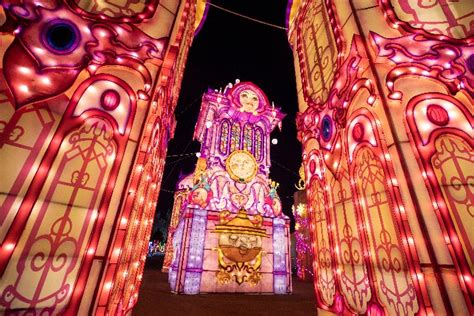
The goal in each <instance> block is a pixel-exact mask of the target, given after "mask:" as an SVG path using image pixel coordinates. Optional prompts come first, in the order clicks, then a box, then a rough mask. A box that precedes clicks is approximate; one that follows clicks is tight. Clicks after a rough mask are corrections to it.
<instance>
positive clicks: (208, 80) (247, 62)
mask: <svg viewBox="0 0 474 316" xmlns="http://www.w3.org/2000/svg"><path fill="white" fill-rule="evenodd" d="M212 3H213V4H216V5H219V6H221V7H225V8H226V9H229V10H232V11H235V12H238V13H240V14H243V15H246V16H249V17H252V18H255V19H258V20H261V21H265V22H269V23H272V24H276V25H279V26H283V27H285V26H286V25H285V19H286V9H287V1H280V0H279V1H266V0H258V1H255V0H253V1H248V0H247V1H246V0H227V1H222V0H221V1H217V0H213V1H212ZM235 79H240V80H241V81H251V82H253V83H255V84H256V85H257V86H259V87H260V88H261V89H262V90H263V91H264V93H266V95H267V97H268V99H269V100H270V102H271V101H274V102H275V106H277V107H281V109H282V112H284V113H286V117H285V118H284V120H283V128H282V131H281V132H280V131H279V130H278V128H276V129H275V130H274V131H273V133H272V134H271V138H277V139H278V144H277V145H271V154H270V155H271V156H270V157H271V161H272V166H271V169H270V176H271V178H272V179H273V180H275V181H277V182H279V183H280V187H279V189H278V193H279V196H280V198H281V200H282V203H283V212H284V213H285V214H287V215H288V216H289V217H290V218H291V220H292V227H291V229H292V231H293V230H294V217H293V214H292V211H291V205H292V204H293V197H292V195H293V193H294V192H295V191H296V189H295V186H294V185H295V184H296V183H297V181H298V179H299V176H298V169H299V166H300V164H301V144H300V143H299V142H298V141H297V140H296V125H295V114H296V112H297V108H298V106H297V96H296V84H295V75H294V66H293V55H292V52H291V49H290V46H289V43H288V40H287V34H286V31H285V30H283V29H278V28H274V27H271V26H268V25H263V24H259V23H256V22H254V21H251V20H248V19H244V18H242V17H239V16H236V15H233V14H230V13H228V12H224V11H222V10H220V9H218V8H215V7H213V6H210V7H209V10H208V12H207V18H206V20H205V22H204V25H203V27H202V28H201V30H200V31H199V33H198V34H197V36H196V37H195V38H194V41H193V44H192V46H191V48H190V51H189V55H188V61H187V65H186V69H185V71H184V78H183V82H182V87H181V95H180V96H179V100H178V105H177V109H176V111H175V115H176V119H177V127H176V132H175V137H174V139H172V140H171V141H170V143H169V147H168V157H167V159H166V165H165V170H164V174H163V182H162V185H161V192H160V196H159V199H158V204H157V209H156V214H155V221H154V224H153V225H154V227H153V234H152V236H151V237H152V239H158V240H163V239H164V238H165V239H166V234H167V226H168V224H169V219H170V217H171V209H172V206H173V191H174V190H175V186H176V183H177V181H178V179H179V176H180V174H189V173H191V172H193V171H194V166H195V163H196V159H197V158H196V156H195V155H187V156H183V157H176V156H175V155H181V154H186V153H195V152H198V151H199V149H200V143H198V142H195V141H192V136H193V132H194V126H195V125H196V121H197V117H198V114H199V109H200V104H201V96H202V94H203V93H204V92H206V91H207V89H208V88H212V89H219V88H224V87H225V86H226V85H227V84H228V83H229V82H232V83H234V82H235Z"/></svg>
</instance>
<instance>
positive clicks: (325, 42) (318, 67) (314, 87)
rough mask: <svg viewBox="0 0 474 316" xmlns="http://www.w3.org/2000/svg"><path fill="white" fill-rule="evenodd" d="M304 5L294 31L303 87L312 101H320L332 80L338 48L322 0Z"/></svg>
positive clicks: (325, 94) (325, 97) (326, 93)
mask: <svg viewBox="0 0 474 316" xmlns="http://www.w3.org/2000/svg"><path fill="white" fill-rule="evenodd" d="M308 5H309V7H308V8H307V11H306V14H305V15H304V17H303V21H302V25H301V30H300V34H298V36H300V37H301V45H302V47H301V49H300V54H301V56H300V59H301V60H300V62H301V65H300V67H301V70H302V71H303V76H304V78H303V90H304V91H305V94H306V97H309V98H310V99H311V100H312V101H313V102H315V103H324V102H325V101H326V100H327V98H328V95H329V90H330V89H331V86H332V83H333V80H334V74H335V69H336V66H337V54H338V50H337V47H336V41H335V39H334V34H333V31H332V29H331V25H330V22H329V17H328V14H327V9H326V6H325V4H324V1H322V0H319V1H313V2H311V3H310V4H308Z"/></svg>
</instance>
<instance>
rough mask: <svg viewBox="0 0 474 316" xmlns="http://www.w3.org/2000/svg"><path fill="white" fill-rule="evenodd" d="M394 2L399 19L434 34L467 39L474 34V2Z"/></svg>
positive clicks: (466, 0)
mask: <svg viewBox="0 0 474 316" xmlns="http://www.w3.org/2000/svg"><path fill="white" fill-rule="evenodd" d="M443 2H444V1H419V0H392V1H390V3H391V5H392V6H393V8H394V10H395V14H396V15H397V17H398V18H399V19H400V20H402V21H404V22H407V23H408V24H410V26H412V27H413V28H419V29H423V30H425V31H427V32H429V33H432V34H442V35H447V36H450V37H454V38H466V37H468V36H472V35H473V34H474V26H473V25H472V20H473V19H474V1H472V0H458V1H446V3H443Z"/></svg>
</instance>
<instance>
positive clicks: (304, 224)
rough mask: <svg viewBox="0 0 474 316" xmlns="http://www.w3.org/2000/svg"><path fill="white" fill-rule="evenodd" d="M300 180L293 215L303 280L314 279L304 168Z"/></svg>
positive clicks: (298, 273)
mask: <svg viewBox="0 0 474 316" xmlns="http://www.w3.org/2000/svg"><path fill="white" fill-rule="evenodd" d="M299 174H300V179H299V181H298V185H296V188H297V189H298V191H296V192H295V193H294V194H293V201H294V203H293V206H292V209H293V214H294V216H295V233H294V235H295V248H296V258H295V259H296V275H297V276H298V278H300V279H301V280H312V279H313V247H312V243H311V234H310V226H311V225H310V218H309V214H308V205H307V202H306V191H305V188H306V183H305V174H304V166H301V167H300V170H299Z"/></svg>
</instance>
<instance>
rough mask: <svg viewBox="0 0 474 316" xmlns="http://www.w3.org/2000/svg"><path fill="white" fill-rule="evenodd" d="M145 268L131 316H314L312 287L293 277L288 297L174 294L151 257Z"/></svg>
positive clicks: (158, 263) (165, 274)
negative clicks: (291, 289)
mask: <svg viewBox="0 0 474 316" xmlns="http://www.w3.org/2000/svg"><path fill="white" fill-rule="evenodd" d="M153 259H154V260H153V261H148V262H147V265H146V267H145V271H144V275H143V282H142V285H141V287H140V294H139V297H138V303H137V305H136V306H135V308H134V309H133V315H135V316H137V315H140V316H142V315H145V316H148V315H160V316H168V315H170V316H174V315H177V316H181V315H184V316H194V315H198V316H201V315H206V316H207V315H209V316H212V315H219V316H227V315H245V316H253V315H259V316H260V315H262V316H266V315H269V316H270V315H271V316H278V315H292V316H293V315H297V316H299V315H316V307H315V303H316V301H315V298H314V290H313V284H312V283H311V282H303V281H300V280H298V278H296V277H293V294H291V295H244V294H202V295H176V294H172V293H171V292H170V290H169V286H168V274H167V273H162V272H161V269H160V268H159V267H160V266H161V265H160V262H159V261H160V260H159V259H158V258H153Z"/></svg>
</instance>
